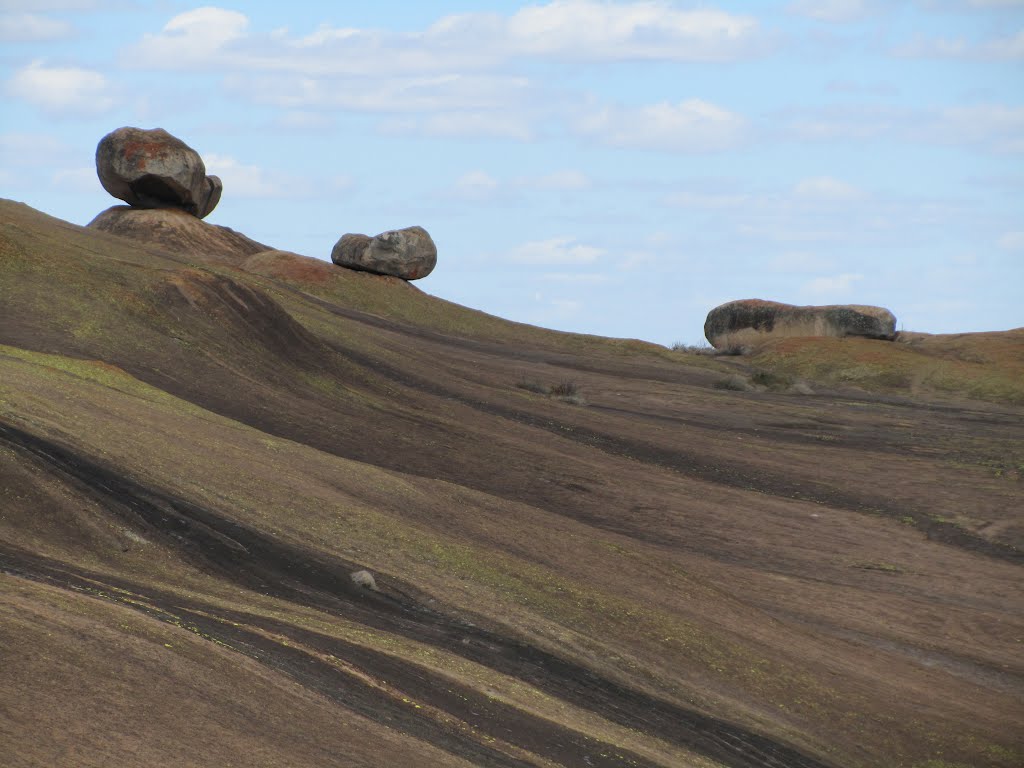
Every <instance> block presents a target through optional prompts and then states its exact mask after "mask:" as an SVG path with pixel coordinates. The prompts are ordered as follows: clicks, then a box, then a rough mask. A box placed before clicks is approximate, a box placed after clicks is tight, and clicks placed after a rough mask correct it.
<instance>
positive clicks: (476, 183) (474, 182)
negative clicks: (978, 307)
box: [455, 171, 501, 200]
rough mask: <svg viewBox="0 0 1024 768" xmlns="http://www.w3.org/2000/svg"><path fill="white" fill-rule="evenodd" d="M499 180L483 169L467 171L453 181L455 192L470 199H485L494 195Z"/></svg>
mask: <svg viewBox="0 0 1024 768" xmlns="http://www.w3.org/2000/svg"><path fill="white" fill-rule="evenodd" d="M499 186H501V185H500V182H499V181H498V180H497V179H496V178H494V177H493V176H491V175H490V174H488V173H485V172H483V171H467V172H466V173H464V174H462V175H461V176H460V177H459V178H458V179H457V180H456V181H455V192H456V194H457V195H458V196H459V197H464V198H467V199H470V200H486V199H489V198H491V197H493V196H494V195H495V193H497V191H498V188H499Z"/></svg>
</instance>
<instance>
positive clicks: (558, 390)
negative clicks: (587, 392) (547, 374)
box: [551, 379, 580, 397]
mask: <svg viewBox="0 0 1024 768" xmlns="http://www.w3.org/2000/svg"><path fill="white" fill-rule="evenodd" d="M579 391H580V388H579V386H578V385H577V384H576V382H575V381H572V380H571V379H562V381H560V382H558V383H557V384H555V385H554V386H553V387H551V394H552V396H553V397H574V396H575V395H577V394H579Z"/></svg>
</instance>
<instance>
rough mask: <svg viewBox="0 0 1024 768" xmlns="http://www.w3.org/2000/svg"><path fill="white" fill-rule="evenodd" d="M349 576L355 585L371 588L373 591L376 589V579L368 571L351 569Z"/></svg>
mask: <svg viewBox="0 0 1024 768" xmlns="http://www.w3.org/2000/svg"><path fill="white" fill-rule="evenodd" d="M349 578H351V579H352V582H353V583H354V584H355V585H356V586H359V587H364V588H365V589H372V590H373V591H374V592H376V591H377V581H376V579H374V578H373V574H372V573H370V572H369V571H352V573H351V574H350V576H349Z"/></svg>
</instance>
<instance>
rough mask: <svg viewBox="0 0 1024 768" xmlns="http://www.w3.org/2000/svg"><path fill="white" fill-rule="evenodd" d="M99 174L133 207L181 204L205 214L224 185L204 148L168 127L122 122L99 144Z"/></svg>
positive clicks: (196, 213) (109, 189) (106, 186)
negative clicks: (210, 173) (212, 171)
mask: <svg viewBox="0 0 1024 768" xmlns="http://www.w3.org/2000/svg"><path fill="white" fill-rule="evenodd" d="M96 174H97V175H98V176H99V178H100V184H102V185H103V188H104V189H105V190H107V192H109V193H110V194H112V195H113V196H114V197H116V198H118V199H120V200H124V201H125V202H126V203H128V204H129V205H130V206H132V207H133V208H180V209H181V210H183V211H186V212H187V213H191V214H192V215H193V216H195V217H197V218H200V219H202V218H205V217H206V216H207V215H208V214H209V213H210V211H212V210H213V209H214V208H216V207H217V203H218V202H220V196H221V192H222V191H223V188H224V185H223V184H222V183H221V180H220V179H219V178H217V177H216V176H207V175H206V166H205V165H204V164H203V159H202V158H201V157H200V156H199V153H198V152H196V151H195V150H194V149H192V148H191V147H190V146H188V144H186V143H185V142H183V141H182V140H181V139H178V138H175V137H174V136H172V135H171V134H169V133H168V132H167V131H165V130H164V129H163V128H154V129H152V130H145V129H143V128H130V127H125V128H118V129H117V130H116V131H112V132H110V133H108V134H107V135H106V136H104V137H103V138H102V139H100V143H99V144H98V145H97V147H96Z"/></svg>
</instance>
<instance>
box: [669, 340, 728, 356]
mask: <svg viewBox="0 0 1024 768" xmlns="http://www.w3.org/2000/svg"><path fill="white" fill-rule="evenodd" d="M671 350H672V351H673V352H684V353H686V354H687V355H708V356H711V355H717V354H718V350H717V349H715V348H714V347H712V346H711V345H710V344H708V343H707V342H706V341H705V342H704V343H703V344H684V343H683V342H681V341H677V342H675V343H673V344H672V346H671Z"/></svg>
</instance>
